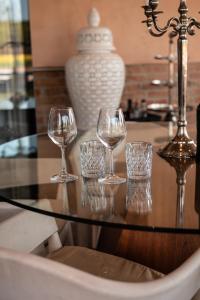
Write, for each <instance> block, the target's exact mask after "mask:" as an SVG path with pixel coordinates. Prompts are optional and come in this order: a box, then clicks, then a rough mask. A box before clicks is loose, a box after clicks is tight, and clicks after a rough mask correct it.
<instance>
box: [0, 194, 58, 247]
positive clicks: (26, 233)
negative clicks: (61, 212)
mask: <svg viewBox="0 0 200 300" xmlns="http://www.w3.org/2000/svg"><path fill="white" fill-rule="evenodd" d="M39 203H40V204H39V205H40V208H41V209H42V208H44V209H45V208H47V209H48V210H51V205H50V202H49V200H47V199H44V200H41V201H40V202H39ZM34 205H35V206H37V205H38V204H37V203H35V204H34ZM57 231H58V227H57V224H56V221H55V219H54V218H53V217H48V216H44V215H42V214H39V213H36V212H32V211H28V210H23V209H22V210H19V211H18V213H16V214H15V215H12V216H10V217H8V218H6V219H4V220H3V221H2V222H0V246H1V247H4V248H9V249H13V250H18V251H22V252H32V251H33V250H34V249H35V248H37V247H38V246H39V245H40V244H41V243H42V242H44V241H45V240H47V239H49V238H50V237H52V236H53V235H56V234H57ZM54 240H55V239H54ZM57 240H58V243H57V246H56V247H53V248H54V249H53V250H56V248H57V249H58V248H60V247H61V243H60V241H59V238H58V236H57ZM54 244H55V243H54Z"/></svg>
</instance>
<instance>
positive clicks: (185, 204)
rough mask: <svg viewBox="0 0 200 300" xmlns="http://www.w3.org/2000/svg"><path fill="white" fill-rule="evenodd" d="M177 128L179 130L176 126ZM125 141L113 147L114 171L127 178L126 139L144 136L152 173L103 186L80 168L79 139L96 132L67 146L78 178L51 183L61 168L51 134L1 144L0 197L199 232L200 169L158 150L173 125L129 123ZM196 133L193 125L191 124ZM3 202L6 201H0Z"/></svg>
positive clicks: (71, 215)
mask: <svg viewBox="0 0 200 300" xmlns="http://www.w3.org/2000/svg"><path fill="white" fill-rule="evenodd" d="M174 130H175V129H174ZM127 131H128V135H127V138H126V141H124V142H123V143H122V144H121V145H119V146H118V147H117V148H116V150H114V157H115V171H116V173H117V174H118V175H121V176H126V164H125V148H124V147H125V143H126V142H130V141H136V140H140V141H141V140H142V141H147V142H151V143H152V144H153V148H154V155H153V170H152V177H151V178H150V179H147V180H139V181H136V180H128V179H127V182H126V183H124V184H120V185H103V184H100V183H98V180H95V179H86V178H83V177H82V176H81V171H80V158H79V157H80V143H81V142H83V141H86V140H91V139H94V138H96V132H95V129H94V130H90V131H88V132H80V133H79V134H78V136H77V138H76V140H75V141H74V142H73V143H72V144H71V145H70V146H69V147H68V148H67V152H66V159H67V165H68V171H69V172H70V173H73V174H76V175H78V176H79V179H78V180H77V181H73V182H69V183H60V184H57V183H51V182H50V177H51V176H52V175H54V174H55V173H57V172H58V171H59V169H60V164H61V158H60V149H59V148H58V147H57V146H56V145H54V144H53V143H52V142H51V141H50V139H49V138H48V136H47V135H46V134H39V135H33V136H28V137H24V138H21V139H18V140H14V141H11V142H9V143H6V144H3V145H0V157H1V158H0V167H1V184H0V200H1V202H8V203H10V204H12V205H14V206H15V207H16V206H18V207H22V208H24V209H28V210H32V211H35V212H37V213H40V214H44V215H49V216H53V217H55V218H59V219H64V220H72V221H75V222H81V223H87V224H93V225H101V226H110V227H118V228H124V229H134V230H144V231H156V232H175V233H191V234H199V233H200V185H199V183H198V178H199V174H200V167H199V165H196V164H195V162H194V161H184V160H183V161H181V162H180V161H179V162H178V163H177V161H173V160H171V161H166V160H164V159H162V158H161V157H160V156H159V155H158V154H157V151H158V150H159V149H160V148H161V147H163V146H164V145H165V144H166V143H167V141H168V140H169V138H170V135H171V132H172V131H173V127H171V125H170V127H169V128H168V127H167V126H166V124H165V125H164V124H159V123H156V124H155V123H133V122H132V123H127ZM190 131H191V135H192V136H193V137H194V128H193V127H192V126H191V128H190ZM0 204H1V203H0Z"/></svg>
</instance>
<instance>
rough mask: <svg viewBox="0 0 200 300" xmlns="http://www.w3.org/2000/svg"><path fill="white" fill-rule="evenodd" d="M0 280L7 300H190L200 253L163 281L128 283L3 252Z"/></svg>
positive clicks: (199, 277) (199, 274)
mask: <svg viewBox="0 0 200 300" xmlns="http://www.w3.org/2000/svg"><path fill="white" fill-rule="evenodd" d="M0 278H1V280H0V291H1V292H0V299H3V300H21V299H29V300H36V299H37V300H43V299H48V300H55V299H59V300H64V299H65V300H71V299H73V300H80V299H82V300H94V299H95V300H122V299H126V300H174V299H181V300H190V299H191V298H192V296H193V295H194V294H195V293H196V291H197V290H198V289H199V287H200V250H198V251H197V252H196V253H195V254H194V255H193V256H192V257H191V258H189V259H188V260H187V261H186V262H185V263H184V264H183V265H182V266H181V267H180V268H178V269H177V270H176V271H174V272H172V273H171V274H169V275H167V276H166V277H164V278H162V279H158V280H155V281H152V282H146V283H125V282H116V281H112V280H107V279H102V278H99V277H96V276H93V275H91V274H88V273H85V272H82V271H79V270H77V269H74V268H71V267H68V266H66V265H63V264H60V263H57V262H54V261H51V260H48V259H45V258H41V257H37V256H34V255H32V254H22V253H17V252H14V251H11V250H8V249H3V248H0Z"/></svg>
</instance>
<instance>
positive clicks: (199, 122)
mask: <svg viewBox="0 0 200 300" xmlns="http://www.w3.org/2000/svg"><path fill="white" fill-rule="evenodd" d="M196 124H197V153H196V161H197V162H200V104H199V105H198V106H197V113H196Z"/></svg>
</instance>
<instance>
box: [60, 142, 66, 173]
mask: <svg viewBox="0 0 200 300" xmlns="http://www.w3.org/2000/svg"><path fill="white" fill-rule="evenodd" d="M61 156H62V160H61V172H60V174H61V176H62V175H66V174H67V165H66V159H65V148H64V147H61Z"/></svg>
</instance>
